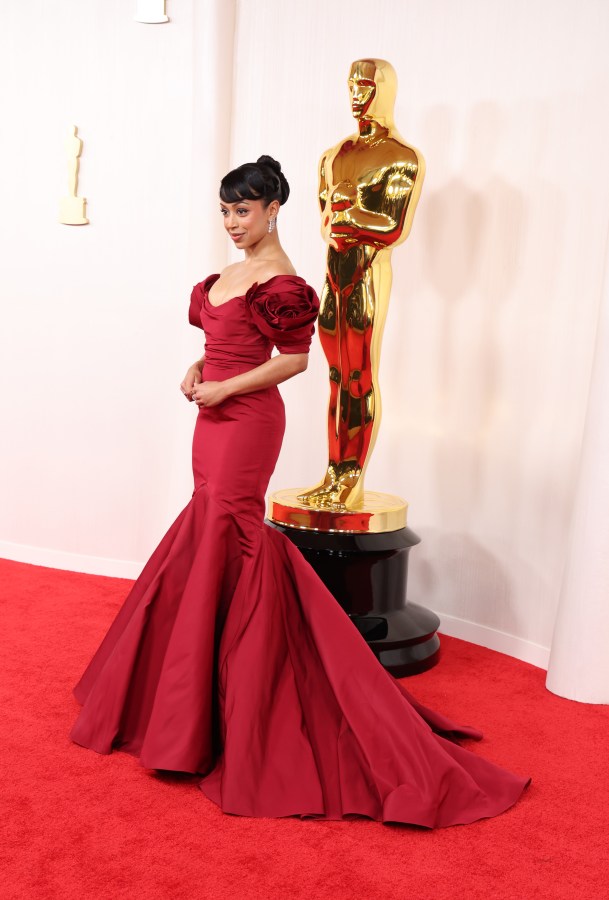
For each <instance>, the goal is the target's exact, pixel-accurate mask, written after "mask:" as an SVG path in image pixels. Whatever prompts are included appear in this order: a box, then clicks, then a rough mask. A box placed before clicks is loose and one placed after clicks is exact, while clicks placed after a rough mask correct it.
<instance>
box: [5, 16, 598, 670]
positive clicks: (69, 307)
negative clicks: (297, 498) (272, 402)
mask: <svg viewBox="0 0 609 900" xmlns="http://www.w3.org/2000/svg"><path fill="white" fill-rule="evenodd" d="M288 6H289V12H288V9H287V7H288ZM373 9H374V16H375V17H374V19H372V20H371V19H369V18H367V17H369V16H370V10H371V7H370V4H369V3H367V2H363V0H351V2H350V3H349V5H348V7H347V6H345V5H342V6H340V5H339V6H337V5H332V4H328V3H327V2H324V3H322V2H320V0H309V2H308V3H306V4H295V3H291V4H286V3H285V2H282V0H246V2H239V3H237V11H236V32H235V35H234V43H233V35H232V24H233V22H232V4H231V3H227V2H220V0H218V2H217V3H211V2H206V3H196V2H195V0H191V2H178V0H175V2H172V0H169V2H168V13H169V15H170V16H171V18H172V22H171V23H170V24H169V25H164V26H144V25H138V24H136V23H134V22H132V21H131V18H130V16H131V10H130V8H129V4H124V3H119V2H103V3H102V2H96V3H88V4H83V3H79V2H77V0H70V2H68V0H64V2H63V3H62V4H53V6H52V8H51V7H48V6H47V5H45V4H43V3H37V4H35V3H32V2H30V3H29V4H20V5H17V4H12V5H11V8H10V10H8V9H7V11H6V12H4V13H3V16H4V22H5V28H6V21H7V18H8V19H10V22H9V25H10V26H11V28H9V31H10V30H12V32H13V34H14V35H15V37H14V45H13V49H12V51H10V52H9V54H8V56H7V55H5V54H2V56H3V62H2V63H0V64H1V65H3V66H6V67H7V69H8V71H9V72H14V71H17V72H18V73H19V83H20V85H21V88H20V90H19V92H18V93H17V92H15V93H14V94H13V95H12V96H10V97H9V108H8V117H5V122H6V121H8V123H9V125H10V127H9V129H8V133H9V135H10V136H11V137H10V139H9V141H7V142H6V145H7V149H6V151H5V160H4V163H5V164H4V166H3V167H2V175H3V178H4V179H5V180H6V182H7V189H8V190H9V203H8V206H7V209H9V210H11V213H10V215H5V216H4V217H3V223H2V228H3V229H4V232H5V233H4V234H3V246H7V244H8V242H10V243H11V246H12V248H13V250H12V253H11V258H10V260H9V265H8V268H7V269H6V271H5V275H4V277H3V297H2V301H3V309H4V318H5V323H6V325H7V327H6V330H5V331H4V330H3V334H4V340H3V343H4V346H3V348H2V351H1V352H2V356H1V358H0V367H2V378H3V382H5V383H6V384H7V385H8V390H7V391H3V398H2V404H3V407H2V415H3V422H4V423H6V426H7V427H6V429H5V433H6V434H8V441H7V445H6V448H5V455H6V464H5V465H4V466H3V469H2V472H1V473H0V478H2V484H1V485H0V488H1V491H2V498H3V503H2V509H1V510H0V539H4V541H5V543H4V544H2V545H0V550H2V551H3V552H4V554H5V555H13V556H16V557H18V558H27V559H30V560H31V561H41V562H45V561H50V562H53V561H55V562H54V564H59V563H58V562H57V560H60V561H61V560H62V559H63V560H64V562H65V564H66V565H67V564H70V565H74V567H80V568H83V567H85V566H86V565H88V566H90V567H92V568H94V569H96V570H101V571H107V572H117V571H125V572H127V571H129V572H132V571H134V569H135V566H125V567H123V568H121V563H120V561H123V560H124V561H127V562H128V561H138V562H139V561H143V560H144V559H145V558H146V557H147V555H148V554H149V552H150V550H151V549H152V547H153V546H154V543H155V542H156V540H157V539H158V538H159V537H160V535H161V534H162V532H163V530H164V528H165V527H166V525H167V524H169V522H170V521H171V520H172V519H173V517H174V516H175V515H177V513H178V512H179V510H180V509H181V508H182V506H183V505H184V502H185V500H187V499H188V496H189V492H190V473H189V458H188V457H189V444H190V433H191V428H192V422H193V418H194V416H193V411H192V409H191V408H190V407H189V406H187V404H185V403H184V401H183V399H182V398H181V397H180V395H179V392H178V391H177V384H178V383H179V380H180V378H181V377H182V374H183V369H184V367H185V363H187V362H188V361H190V359H191V357H192V354H193V352H196V350H197V349H198V346H199V345H198V342H197V341H198V339H197V336H196V335H195V334H194V333H193V334H191V333H190V331H191V330H189V328H188V326H187V324H186V319H185V309H186V304H187V299H188V293H189V291H190V287H191V285H192V283H193V282H194V281H197V280H200V278H202V277H203V276H204V275H205V274H207V272H209V271H214V270H216V271H217V270H218V268H219V267H220V266H221V265H222V264H223V263H224V255H225V253H226V248H225V244H224V240H223V238H222V237H221V235H220V234H219V231H218V230H217V229H218V224H217V221H216V208H215V201H214V199H213V198H214V195H215V190H216V185H217V177H216V176H218V177H219V174H220V173H221V171H222V170H223V169H226V168H228V167H229V165H230V164H237V163H240V162H242V161H245V160H248V159H251V158H255V157H256V156H258V155H259V154H260V153H271V154H272V155H274V156H276V157H277V158H278V159H280V160H281V162H282V164H283V166H284V169H285V171H286V174H287V176H288V178H289V179H290V182H291V185H292V191H293V192H292V197H291V198H290V201H289V203H288V204H287V206H286V207H285V208H284V210H282V213H281V218H280V229H281V235H282V239H283V241H284V244H285V246H286V248H287V249H288V251H289V252H290V254H291V256H292V258H293V260H294V262H295V264H296V266H297V268H298V270H299V271H300V272H301V274H302V275H304V276H305V277H307V278H308V279H309V280H310V281H311V282H312V283H313V284H314V285H315V286H316V287H318V288H320V287H321V284H322V281H323V270H324V246H323V244H322V242H321V238H320V237H319V236H318V214H317V205H316V197H315V190H316V162H317V159H318V157H319V155H320V153H321V151H322V150H324V149H325V148H326V147H327V146H329V145H331V144H334V143H335V142H336V141H337V140H338V139H339V138H341V137H343V136H345V135H346V134H349V133H350V132H351V131H353V120H352V119H351V116H350V113H349V104H348V97H347V93H346V78H347V74H348V69H349V64H350V63H351V61H352V60H353V59H356V58H358V57H360V56H380V57H384V58H386V59H389V60H390V61H391V62H392V63H393V64H394V66H395V68H396V70H397V73H398V79H399V92H398V104H397V108H396V123H397V126H398V128H399V129H400V131H401V132H402V134H403V135H404V137H405V138H406V139H407V140H409V141H411V142H412V143H413V144H414V145H415V146H417V147H419V149H421V150H422V152H423V154H424V155H425V157H426V160H427V178H426V182H425V185H424V188H423V194H422V197H421V201H420V205H419V209H418V211H417V215H416V217H415V223H414V227H413V230H412V234H411V236H410V238H409V240H408V242H407V244H406V245H404V246H402V247H400V248H398V249H397V250H396V251H395V253H394V257H393V259H394V288H393V294H392V301H391V309H390V313H389V319H388V324H387V330H386V336H385V340H384V347H383V361H382V366H381V383H382V389H383V410H384V411H383V424H382V426H381V431H380V435H379V440H378V443H377V447H376V449H375V452H374V456H373V459H372V463H371V466H370V469H369V474H368V478H367V486H368V487H369V488H371V489H376V490H387V491H391V492H394V493H398V494H401V495H402V496H404V497H405V498H406V499H407V500H408V501H409V503H410V518H409V522H410V525H411V527H412V528H414V529H415V531H417V532H418V533H419V534H420V535H421V537H422V538H423V543H422V544H421V545H420V546H419V547H417V548H416V549H415V550H413V552H412V567H411V574H410V596H411V598H412V599H416V600H418V601H419V602H423V603H424V604H425V605H427V606H430V607H432V608H434V609H436V610H437V611H438V612H439V613H440V615H441V616H442V618H443V622H444V628H445V630H447V631H449V632H452V633H456V634H462V635H463V636H466V637H470V638H473V639H476V640H479V641H480V642H482V643H487V644H488V645H490V646H496V647H497V648H500V649H505V650H506V651H507V652H512V653H514V654H516V655H519V656H521V657H522V658H525V659H529V660H530V661H532V662H536V663H537V664H540V665H544V664H545V663H546V661H547V655H548V648H549V646H550V642H551V636H552V628H553V623H554V618H555V611H556V604H557V598H558V595H559V590H560V583H561V577H562V567H563V558H564V555H565V551H566V545H567V539H568V528H569V520H570V514H571V508H572V502H573V492H574V485H575V481H576V475H577V467H578V460H579V448H580V442H581V436H582V428H583V421H584V415H585V405H586V398H587V392H588V384H589V379H590V369H591V353H592V348H593V345H594V337H595V328H596V321H597V313H598V304H599V298H600V292H601V281H602V271H603V264H604V259H605V250H606V247H605V240H606V236H607V228H608V225H609V222H608V218H609V202H608V201H609V196H608V195H609V183H608V182H609V179H608V178H607V175H606V165H605V160H606V159H607V158H608V156H609V152H608V151H609V129H608V128H607V125H606V121H605V118H604V108H605V102H606V91H607V86H608V82H609V63H608V62H607V61H606V57H607V54H606V53H605V49H606V47H607V46H608V38H609V7H608V6H607V4H606V3H604V2H601V0H582V2H580V3H579V4H578V6H577V12H576V14H575V13H574V10H573V6H572V4H571V3H568V2H566V0H534V2H530V0H529V2H525V0H513V2H511V3H510V4H505V3H503V2H499V0H490V2H489V0H486V2H485V0H462V2H460V3H459V4H454V3H449V2H447V0H408V2H398V0H392V2H390V0H380V2H378V3H376V4H375V5H374V7H373ZM233 60H234V63H235V66H234V81H233V80H232V79H231V70H232V64H233ZM2 74H4V77H3V83H5V84H6V83H7V73H2ZM72 122H74V123H75V124H77V125H78V126H79V128H80V134H81V136H82V137H83V139H84V140H85V152H84V155H83V160H82V168H81V173H82V177H81V182H80V193H81V194H83V195H84V196H87V197H88V198H89V212H90V218H91V225H90V226H87V227H86V228H80V229H74V228H68V227H66V226H60V225H58V224H57V220H56V211H57V203H58V199H59V197H60V196H61V194H62V193H63V191H64V189H65V176H64V172H65V163H64V156H63V147H62V142H63V129H64V128H65V127H66V126H67V125H68V124H70V123H72ZM229 141H230V148H231V149H230V152H229V150H228V146H229ZM208 174H209V177H208ZM212 175H213V177H212ZM283 393H284V397H285V399H286V405H287V407H288V420H289V423H288V432H287V435H286V441H285V445H284V452H283V454H282V457H281V460H280V463H279V466H278V469H277V472H276V475H275V477H274V479H273V483H272V487H276V488H278V487H288V486H293V485H294V486H295V485H300V484H307V483H309V482H312V481H313V480H315V479H316V478H318V477H319V476H320V475H321V471H322V468H323V465H324V457H325V446H324V445H325V437H324V409H323V407H324V404H325V398H326V393H327V391H326V373H325V362H324V360H323V357H322V354H321V351H320V350H319V348H318V347H317V349H316V352H314V354H313V360H312V364H311V367H310V369H309V371H308V373H307V374H306V376H302V377H301V378H299V379H295V380H294V382H292V383H291V384H289V385H286V386H285V388H284V389H283ZM58 553H59V555H58ZM63 553H68V554H76V555H77V557H74V558H72V557H69V558H68V557H63V556H61V554H63ZM92 557H99V558H100V560H99V561H96V560H95V559H91V558H92ZM113 560H114V562H113Z"/></svg>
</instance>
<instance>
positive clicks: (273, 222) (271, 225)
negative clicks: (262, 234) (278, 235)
mask: <svg viewBox="0 0 609 900" xmlns="http://www.w3.org/2000/svg"><path fill="white" fill-rule="evenodd" d="M276 224H277V216H275V218H274V219H269V234H272V233H273V232H274V231H275V225H276Z"/></svg>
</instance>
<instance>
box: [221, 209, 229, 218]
mask: <svg viewBox="0 0 609 900" xmlns="http://www.w3.org/2000/svg"><path fill="white" fill-rule="evenodd" d="M220 212H221V214H222V215H223V216H225V215H226V214H227V212H228V210H227V209H221V210H220Z"/></svg>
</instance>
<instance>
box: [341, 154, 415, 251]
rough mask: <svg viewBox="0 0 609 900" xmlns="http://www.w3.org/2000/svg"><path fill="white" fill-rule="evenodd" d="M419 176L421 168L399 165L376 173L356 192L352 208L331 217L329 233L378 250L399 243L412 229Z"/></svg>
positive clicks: (409, 164)
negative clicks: (348, 237) (373, 246)
mask: <svg viewBox="0 0 609 900" xmlns="http://www.w3.org/2000/svg"><path fill="white" fill-rule="evenodd" d="M423 174H424V164H423V165H420V164H419V165H416V164H411V163H407V164H404V163H401V164H399V165H393V166H390V167H388V169H381V170H379V173H378V176H377V177H375V178H372V179H370V180H369V181H368V182H367V183H366V184H365V185H364V186H362V187H360V188H359V190H358V195H357V200H356V202H355V204H353V205H352V206H350V207H349V208H348V209H345V210H343V211H341V212H338V213H337V214H336V215H335V216H334V217H333V228H332V230H333V232H334V233H335V234H342V235H345V236H346V235H352V236H353V237H357V243H362V244H366V243H373V244H375V245H377V246H379V247H386V246H390V245H391V244H393V243H394V242H395V241H397V240H398V239H402V240H403V239H404V238H406V236H407V235H408V232H409V231H410V227H411V225H412V218H413V216H414V209H415V207H416V203H417V200H418V197H419V194H420V191H421V182H422V180H423Z"/></svg>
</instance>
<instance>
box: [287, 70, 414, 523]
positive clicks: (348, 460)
mask: <svg viewBox="0 0 609 900" xmlns="http://www.w3.org/2000/svg"><path fill="white" fill-rule="evenodd" d="M396 89H397V79H396V75H395V71H394V69H393V67H392V66H391V65H390V64H389V63H388V62H386V61H385V60H382V59H360V60H357V62H354V63H353V65H352V66H351V72H350V74H349V92H350V95H351V109H352V112H353V116H354V118H355V119H356V120H357V122H358V128H359V130H358V133H357V134H354V135H351V137H348V138H347V139H346V140H343V141H341V142H340V143H338V144H337V145H336V146H335V147H333V148H332V149H331V150H328V151H327V152H326V153H324V155H323V156H322V159H321V163H320V170H319V178H320V184H319V200H320V204H321V212H322V234H323V236H324V239H325V240H326V241H327V243H328V260H327V271H326V281H325V284H324V287H323V291H322V295H321V309H320V315H319V334H320V339H321V344H322V347H323V350H324V353H325V355H326V358H327V360H328V364H329V367H330V404H329V410H328V444H329V459H328V466H327V470H326V474H325V477H324V479H323V480H322V481H321V482H320V484H318V485H317V486H316V487H314V488H312V489H311V490H308V491H305V492H304V493H301V494H299V495H298V500H299V501H300V502H301V503H302V504H304V505H306V506H309V507H315V508H317V509H328V510H336V511H339V510H355V509H357V508H358V507H360V506H361V503H362V500H363V493H364V473H365V470H366V466H367V464H368V461H369V459H370V454H371V453H372V448H373V447H374V442H375V439H376V435H377V432H378V429H379V425H380V418H381V401H380V394H379V387H378V366H379V355H380V349H381V339H382V334H383V326H384V324H385V318H386V315H387V308H388V305H389V293H390V289H391V261H390V257H391V251H392V249H393V247H394V246H396V245H397V244H399V243H401V242H402V241H404V240H406V237H407V236H408V233H409V231H410V227H411V225H412V219H413V216H414V211H415V208H416V205H417V201H418V199H419V194H420V192H421V185H422V181H423V176H424V172H425V163H424V161H423V158H422V156H421V155H420V154H419V153H418V152H417V151H416V150H415V149H414V148H413V147H410V146H408V144H406V143H405V141H404V140H403V138H402V137H401V136H400V135H399V133H398V132H397V131H396V129H395V127H394V124H393V107H394V103H395V95H396Z"/></svg>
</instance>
